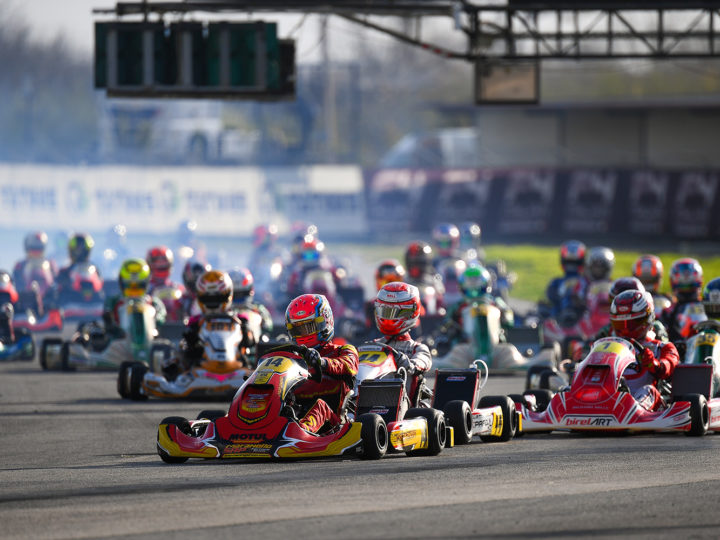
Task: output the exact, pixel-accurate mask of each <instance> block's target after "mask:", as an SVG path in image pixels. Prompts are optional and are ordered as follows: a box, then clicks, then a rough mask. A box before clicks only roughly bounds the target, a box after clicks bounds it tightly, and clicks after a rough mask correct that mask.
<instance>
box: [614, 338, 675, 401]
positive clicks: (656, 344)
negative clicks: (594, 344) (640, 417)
mask: <svg viewBox="0 0 720 540" xmlns="http://www.w3.org/2000/svg"><path fill="white" fill-rule="evenodd" d="M621 337H622V336H621ZM642 345H643V346H644V347H645V349H644V351H643V352H640V353H637V355H636V356H637V360H638V363H639V364H640V366H641V369H640V371H636V370H634V369H632V368H629V369H627V370H625V373H624V377H625V380H626V381H627V385H628V388H629V389H630V393H631V394H632V395H633V397H634V398H635V399H636V400H637V401H638V403H640V405H642V406H643V407H644V408H645V409H647V410H648V411H656V410H658V409H659V408H660V406H661V405H663V399H662V395H661V394H660V391H659V390H658V383H659V382H660V381H662V380H670V379H671V378H672V374H673V372H674V371H675V368H676V367H677V365H678V363H679V361H680V359H679V355H678V352H677V349H676V348H675V345H673V344H672V343H671V342H667V341H660V340H658V339H651V338H648V337H645V339H644V340H643V341H642Z"/></svg>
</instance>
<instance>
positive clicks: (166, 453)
mask: <svg viewBox="0 0 720 540" xmlns="http://www.w3.org/2000/svg"><path fill="white" fill-rule="evenodd" d="M305 351H306V349H304V348H303V347H300V346H298V345H294V344H288V345H283V346H280V347H276V348H274V349H272V350H271V351H269V352H267V353H266V354H264V355H263V356H262V357H261V358H260V359H259V361H258V366H257V368H256V369H255V371H254V372H253V373H252V375H250V377H249V378H248V380H247V381H245V384H243V386H242V387H241V388H240V389H239V390H238V391H237V393H236V394H235V397H234V398H233V400H232V403H231V404H230V409H229V411H227V412H225V411H204V412H202V413H200V415H199V418H198V419H197V420H187V419H185V418H182V417H178V416H171V417H168V418H165V419H164V420H162V422H160V425H159V427H158V435H157V451H158V454H159V455H160V458H161V459H162V460H163V461H164V462H166V463H183V462H185V461H187V460H188V459H189V458H201V459H209V458H224V459H228V458H233V459H234V458H266V459H267V458H293V459H294V458H309V457H327V456H343V455H351V456H358V457H361V458H365V459H379V458H381V457H383V456H384V455H385V452H386V451H387V447H388V431H387V425H386V424H385V421H384V420H383V419H382V418H381V417H380V416H379V415H377V414H372V413H368V414H363V415H360V416H356V417H355V420H354V421H347V422H344V423H341V424H340V425H339V426H333V428H332V429H330V430H329V431H326V432H320V434H314V433H310V432H309V431H307V430H305V429H304V428H303V427H302V426H301V425H300V423H299V422H298V421H297V418H299V417H300V414H301V413H302V409H301V408H300V405H299V404H298V403H297V401H296V400H295V396H294V389H295V387H296V386H298V385H299V384H300V383H302V382H304V381H306V380H308V379H311V378H312V379H314V380H319V379H320V377H321V372H320V370H319V366H312V372H311V371H310V369H309V366H308V365H307V363H306V362H305V360H304V359H303V357H304V352H305ZM311 373H312V374H311Z"/></svg>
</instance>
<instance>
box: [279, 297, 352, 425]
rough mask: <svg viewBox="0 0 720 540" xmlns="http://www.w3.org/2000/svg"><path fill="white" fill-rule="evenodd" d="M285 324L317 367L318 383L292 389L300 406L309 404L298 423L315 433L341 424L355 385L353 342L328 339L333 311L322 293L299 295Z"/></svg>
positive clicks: (302, 384)
mask: <svg viewBox="0 0 720 540" xmlns="http://www.w3.org/2000/svg"><path fill="white" fill-rule="evenodd" d="M285 325H286V327H287V330H288V332H289V334H290V337H291V338H292V339H293V341H294V342H295V343H297V344H298V345H304V346H306V347H307V350H306V351H305V354H304V358H305V361H306V362H307V364H308V367H310V369H311V370H319V371H320V374H321V376H322V378H321V380H320V382H316V381H313V380H307V381H305V382H303V383H301V384H300V385H299V386H298V387H297V388H296V389H295V397H296V399H297V400H298V401H299V402H300V404H301V405H306V404H312V405H311V406H310V408H309V409H308V410H307V412H306V413H305V415H304V416H303V417H302V418H301V419H300V421H299V423H300V425H301V426H302V427H304V428H305V429H306V430H307V431H310V432H312V433H318V432H319V431H320V430H321V429H323V427H324V426H325V425H326V424H328V427H329V428H334V427H336V426H338V425H340V423H341V421H342V417H343V416H344V412H345V402H346V398H347V396H348V394H349V393H350V390H352V388H353V387H354V386H355V375H356V374H357V371H358V353H357V350H356V349H355V347H354V346H352V345H349V344H347V345H336V344H334V343H332V342H331V340H332V338H333V335H334V334H335V324H334V321H333V313H332V309H331V308H330V303H329V302H328V299H327V298H325V297H324V296H323V295H322V294H302V295H300V296H298V297H297V298H295V299H293V300H292V301H291V302H290V304H289V305H288V307H287V310H286V311H285Z"/></svg>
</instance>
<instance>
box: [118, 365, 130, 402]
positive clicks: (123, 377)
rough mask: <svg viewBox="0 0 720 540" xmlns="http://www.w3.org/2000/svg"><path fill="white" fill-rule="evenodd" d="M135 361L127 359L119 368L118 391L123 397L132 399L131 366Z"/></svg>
mask: <svg viewBox="0 0 720 540" xmlns="http://www.w3.org/2000/svg"><path fill="white" fill-rule="evenodd" d="M132 364H133V362H132V361H130V360H125V361H124V362H122V363H121V364H120V368H119V369H118V379H117V391H118V394H120V397H121V398H123V399H130V366H132Z"/></svg>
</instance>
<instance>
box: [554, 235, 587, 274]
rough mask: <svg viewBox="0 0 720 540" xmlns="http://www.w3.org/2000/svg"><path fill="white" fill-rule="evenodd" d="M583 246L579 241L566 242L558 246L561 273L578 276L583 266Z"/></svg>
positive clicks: (584, 249) (584, 250)
mask: <svg viewBox="0 0 720 540" xmlns="http://www.w3.org/2000/svg"><path fill="white" fill-rule="evenodd" d="M586 251H587V250H586V248H585V244H583V243H582V242H580V241H579V240H568V241H567V242H563V244H562V245H561V246H560V266H562V269H563V272H565V273H566V274H567V273H572V274H580V273H581V272H582V271H583V267H584V266H585V252H586Z"/></svg>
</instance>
